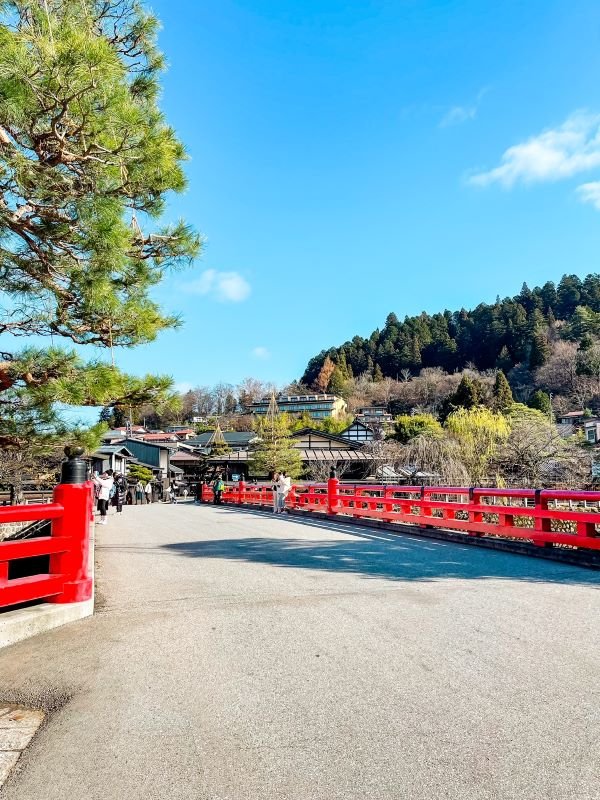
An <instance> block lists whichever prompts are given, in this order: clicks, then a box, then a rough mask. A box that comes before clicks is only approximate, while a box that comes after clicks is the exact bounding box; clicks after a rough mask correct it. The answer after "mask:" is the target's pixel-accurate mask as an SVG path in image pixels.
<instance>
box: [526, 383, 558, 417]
mask: <svg viewBox="0 0 600 800" xmlns="http://www.w3.org/2000/svg"><path fill="white" fill-rule="evenodd" d="M527 405H528V406H529V408H535V409H536V410H537V411H541V412H542V413H543V414H545V415H546V416H547V417H552V402H551V400H550V395H548V394H546V392H542V391H541V389H538V390H537V391H535V392H534V393H533V394H532V395H531V397H530V398H529V400H528V402H527Z"/></svg>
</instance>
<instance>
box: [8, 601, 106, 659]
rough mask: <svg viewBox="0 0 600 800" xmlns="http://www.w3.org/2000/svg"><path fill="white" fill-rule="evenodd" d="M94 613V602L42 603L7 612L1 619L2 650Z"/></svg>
mask: <svg viewBox="0 0 600 800" xmlns="http://www.w3.org/2000/svg"><path fill="white" fill-rule="evenodd" d="M93 613H94V600H93V598H92V599H91V600H84V601H83V602H81V603H40V604H39V605H37V606H30V607H29V608H18V609H16V610H15V611H6V612H5V613H3V614H2V616H1V617H0V648H2V647H9V646H10V645H11V644H16V643H17V642H22V641H23V640H24V639H29V638H30V637H31V636H36V635H37V634H38V633H45V632H46V631H51V630H52V629H53V628H58V627H60V626H61V625H66V624H67V623H68V622H75V621H76V620H78V619H84V618H85V617H89V616H91V615H92V614H93Z"/></svg>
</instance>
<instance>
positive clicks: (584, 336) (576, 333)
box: [301, 274, 600, 385]
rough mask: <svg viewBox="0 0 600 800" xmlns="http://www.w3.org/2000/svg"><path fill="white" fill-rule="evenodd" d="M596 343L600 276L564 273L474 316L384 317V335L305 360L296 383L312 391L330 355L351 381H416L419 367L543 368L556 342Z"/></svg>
mask: <svg viewBox="0 0 600 800" xmlns="http://www.w3.org/2000/svg"><path fill="white" fill-rule="evenodd" d="M597 337H600V275H598V274H592V275H588V276H587V277H586V278H584V279H583V280H581V279H580V278H579V277H577V275H564V276H563V278H562V279H561V281H560V283H559V284H558V286H556V285H555V284H554V283H552V282H550V281H549V282H547V283H545V284H544V285H543V286H542V287H541V288H540V287H536V288H534V289H530V288H529V287H528V286H527V284H525V283H524V284H523V288H522V289H521V291H520V293H519V294H518V295H516V296H515V297H507V298H505V299H504V300H501V299H500V298H499V297H498V298H497V300H496V302H495V303H494V304H492V305H489V304H487V303H481V304H480V305H478V306H477V308H475V309H473V310H472V311H467V310H465V309H464V308H462V309H460V311H443V312H440V313H438V314H433V315H430V314H426V313H424V312H423V313H422V314H419V315H418V316H414V317H405V318H404V320H403V321H400V320H399V319H398V317H397V316H396V315H395V314H393V313H392V314H389V315H388V317H387V319H386V321H385V325H384V327H383V329H382V330H381V331H380V330H379V329H376V330H374V331H373V333H372V334H371V335H370V336H369V337H368V338H366V339H365V338H363V337H361V336H355V337H354V338H353V339H352V340H351V341H349V342H345V343H344V344H343V345H341V346H340V347H332V348H330V349H329V350H322V351H321V352H320V353H319V354H318V355H316V356H315V357H314V358H311V360H310V361H309V362H308V365H307V367H306V370H305V372H304V375H303V376H302V378H301V382H302V383H304V384H308V385H312V384H313V383H314V382H315V381H316V379H317V377H318V375H319V372H320V370H321V367H322V366H323V363H324V361H325V359H326V358H327V356H329V357H330V358H331V360H332V361H333V362H334V363H336V364H340V363H341V364H344V361H345V364H344V369H345V370H346V367H347V368H348V370H347V371H348V372H350V371H351V373H352V374H353V375H355V376H356V375H359V374H361V373H364V372H370V373H371V374H373V375H375V376H377V377H381V374H383V376H385V377H390V378H397V377H400V376H401V375H402V371H403V370H410V373H411V375H417V374H418V373H419V371H420V370H421V369H422V368H423V367H441V368H442V369H444V370H446V371H447V372H454V371H455V370H461V369H463V368H465V367H466V366H468V365H473V366H474V367H475V368H477V369H479V370H487V369H494V368H501V369H503V370H504V371H505V372H507V371H508V370H510V369H511V368H512V367H514V366H516V365H517V364H523V365H525V366H526V367H528V368H529V369H531V370H533V369H535V368H537V367H539V366H542V365H543V364H544V363H545V361H546V359H547V358H548V356H549V354H550V351H551V342H552V341H555V340H556V339H557V338H561V339H568V340H571V341H575V342H578V343H583V342H584V341H585V342H587V346H589V344H590V340H591V341H594V340H595V339H596V338H597Z"/></svg>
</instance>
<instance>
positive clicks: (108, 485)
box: [93, 469, 115, 525]
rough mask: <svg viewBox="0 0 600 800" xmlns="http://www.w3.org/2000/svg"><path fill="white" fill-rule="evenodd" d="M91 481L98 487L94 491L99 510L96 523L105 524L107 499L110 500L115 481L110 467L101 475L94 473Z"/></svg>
mask: <svg viewBox="0 0 600 800" xmlns="http://www.w3.org/2000/svg"><path fill="white" fill-rule="evenodd" d="M93 481H94V483H95V484H96V486H97V487H98V489H97V493H96V496H97V498H98V511H99V512H100V519H99V520H98V525H106V514H107V512H108V501H109V500H110V492H111V490H112V488H113V485H114V482H115V481H114V478H113V471H112V469H107V470H106V472H103V473H102V475H94V477H93Z"/></svg>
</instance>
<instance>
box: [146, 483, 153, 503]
mask: <svg viewBox="0 0 600 800" xmlns="http://www.w3.org/2000/svg"><path fill="white" fill-rule="evenodd" d="M144 493H145V495H146V502H147V503H151V502H152V484H151V483H150V481H148V483H147V484H146V486H145V487H144Z"/></svg>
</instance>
